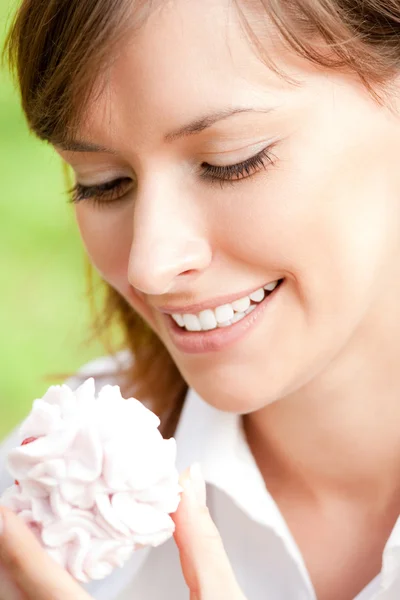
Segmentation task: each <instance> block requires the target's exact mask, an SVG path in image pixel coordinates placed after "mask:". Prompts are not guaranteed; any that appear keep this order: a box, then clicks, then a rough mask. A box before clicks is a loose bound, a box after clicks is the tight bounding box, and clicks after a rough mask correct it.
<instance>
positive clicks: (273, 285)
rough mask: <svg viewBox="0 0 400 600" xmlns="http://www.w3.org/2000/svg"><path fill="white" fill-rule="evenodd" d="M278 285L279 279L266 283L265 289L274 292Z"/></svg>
mask: <svg viewBox="0 0 400 600" xmlns="http://www.w3.org/2000/svg"><path fill="white" fill-rule="evenodd" d="M277 285H278V282H277V281H273V282H272V283H267V285H264V290H267V292H273V291H274V289H275V288H276V286H277Z"/></svg>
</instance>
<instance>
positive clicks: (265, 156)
mask: <svg viewBox="0 0 400 600" xmlns="http://www.w3.org/2000/svg"><path fill="white" fill-rule="evenodd" d="M271 150H272V145H269V146H268V147H267V148H263V149H262V150H261V151H260V152H258V153H257V154H256V155H255V156H252V157H250V158H248V159H247V160H244V161H243V162H241V163H237V164H234V165H225V166H215V165H210V164H208V163H203V164H202V165H201V167H202V170H203V172H202V174H201V177H202V178H204V179H210V180H212V181H215V180H217V181H219V182H220V183H221V184H223V183H224V182H235V181H240V180H242V179H247V178H248V177H251V176H252V175H254V174H255V173H258V172H259V171H261V170H263V169H264V170H265V169H266V168H267V167H268V166H270V165H273V164H274V162H275V160H276V157H275V155H274V154H272V152H271Z"/></svg>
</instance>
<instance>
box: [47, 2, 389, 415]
mask: <svg viewBox="0 0 400 600" xmlns="http://www.w3.org/2000/svg"><path fill="white" fill-rule="evenodd" d="M231 5H232V3H231V2H229V1H228V0H221V1H219V2H215V1H212V0H202V1H201V2H198V1H196V0H189V1H188V0H175V1H174V2H169V3H165V5H164V6H163V7H162V9H159V10H157V11H155V12H154V13H153V14H152V15H151V16H150V18H149V19H148V21H147V23H146V25H144V26H143V27H142V28H141V30H140V31H139V32H138V33H136V34H135V36H133V37H132V40H131V43H130V44H129V45H128V44H127V45H125V46H124V48H123V49H122V50H121V53H120V55H119V56H118V58H117V59H116V60H115V62H114V63H113V65H112V68H110V69H109V70H108V72H107V78H106V83H105V85H104V88H103V91H102V93H101V94H100V96H98V97H97V98H96V100H93V102H91V103H90V106H89V108H88V119H87V120H86V121H85V123H86V125H85V126H84V127H83V128H82V130H81V132H80V139H79V140H78V141H79V143H80V146H79V147H78V146H77V147H76V149H75V150H74V151H72V150H68V151H67V150H65V149H64V150H60V149H59V150H60V153H61V154H62V155H63V156H64V158H65V159H66V160H67V161H68V162H69V163H70V164H71V165H72V166H73V168H74V170H75V173H76V177H77V181H78V182H79V184H81V185H82V186H85V187H87V186H88V187H89V188H90V187H91V186H103V187H102V188H100V190H102V191H101V194H100V195H99V190H97V192H96V189H94V190H93V189H89V190H85V191H84V192H83V198H82V199H80V201H79V202H78V203H77V204H76V214H77V219H78V223H79V227H80V231H81V234H82V238H83V240H84V243H85V245H86V248H87V251H88V253H89V256H90V258H91V260H92V261H93V263H94V265H95V266H96V267H97V269H98V270H99V272H100V273H101V275H102V276H103V278H104V279H105V280H106V281H108V282H109V283H110V284H111V285H112V286H113V287H114V288H116V289H117V290H118V291H119V292H120V293H121V294H122V295H123V296H124V297H125V298H126V299H127V300H128V301H129V302H130V304H131V305H132V307H133V308H134V309H135V310H136V311H137V312H139V313H140V314H141V316H142V317H143V318H144V319H145V320H146V321H147V322H148V323H149V325H150V326H151V327H152V328H153V330H154V331H155V332H156V333H157V335H158V336H159V337H160V338H161V340H162V341H163V342H164V344H165V346H166V347H167V348H168V350H169V352H170V354H171V355H172V357H173V359H174V361H175V362H176V364H177V365H178V367H179V369H180V371H181V373H182V375H183V376H184V377H185V379H186V380H187V382H188V384H189V385H191V386H193V387H194V388H195V389H196V390H197V391H198V392H199V393H200V394H201V396H202V397H203V398H204V399H205V400H206V401H208V402H210V403H211V404H214V405H215V406H218V407H219V408H222V409H224V410H231V411H235V412H236V411H237V412H241V413H247V412H251V411H254V410H256V409H259V408H261V407H262V406H265V405H266V404H268V403H270V402H272V401H274V400H277V399H279V398H282V397H283V396H286V395H288V394H290V393H293V392H295V391H296V390H299V389H300V388H301V387H302V386H303V385H304V384H306V383H307V382H310V381H311V380H315V378H318V377H322V376H324V375H328V374H329V373H330V372H331V371H332V370H333V369H334V368H335V369H338V368H339V370H340V368H341V367H340V365H341V364H343V365H344V364H345V362H346V361H348V360H352V358H351V357H354V356H357V355H359V354H360V353H361V354H362V352H363V351H364V348H365V345H366V340H367V339H368V338H369V336H371V335H372V336H377V335H379V331H380V329H382V328H383V327H384V326H385V319H386V317H387V315H388V314H389V313H390V311H391V313H392V314H391V315H390V316H391V317H393V310H394V309H393V308H392V307H394V306H397V303H395V302H394V298H395V296H396V295H397V297H398V294H399V292H400V290H399V289H398V288H399V284H398V282H399V281H400V277H399V272H398V271H399V265H400V260H399V258H400V257H399V240H400V236H399V203H400V201H399V198H400V169H399V167H398V164H397V162H398V157H399V156H400V121H399V119H398V117H397V116H396V115H395V113H394V112H391V111H390V110H389V109H388V108H387V107H383V106H379V105H378V104H377V103H376V102H375V101H374V100H373V99H372V98H371V96H370V95H369V94H368V92H367V91H366V90H365V89H364V88H363V87H362V85H361V84H359V83H357V82H356V80H355V78H352V77H351V76H345V75H340V74H338V73H334V72H332V71H322V70H318V69H316V68H315V67H313V66H312V65H311V64H310V63H308V62H306V61H303V60H301V59H299V58H296V57H294V56H291V55H290V54H289V53H287V52H285V51H284V50H283V48H282V47H280V44H279V43H278V41H277V39H276V37H275V38H274V37H273V36H272V35H271V36H269V34H268V30H267V29H268V28H267V24H266V18H265V16H264V15H262V16H261V14H260V13H256V12H254V13H253V14H252V13H251V12H250V11H249V12H248V13H247V17H248V18H249V20H250V23H251V24H252V25H253V26H255V27H257V28H258V31H257V33H258V35H259V36H260V38H261V39H262V40H263V42H264V43H265V49H266V52H267V54H268V55H269V56H270V57H271V58H273V60H274V61H275V63H276V64H277V66H278V67H279V68H280V69H282V70H283V71H284V72H285V73H287V74H288V75H289V76H291V77H293V78H295V79H296V81H297V83H296V84H294V83H293V82H290V81H288V79H287V78H286V79H284V78H283V77H281V76H279V75H278V74H276V73H274V72H273V71H272V70H270V69H269V68H268V67H266V66H265V64H264V63H263V62H262V61H261V59H260V58H259V56H257V54H256V52H255V50H254V48H253V47H251V45H250V43H249V41H248V38H247V37H246V35H245V33H244V30H243V26H242V25H241V24H240V21H239V18H238V14H237V12H236V9H234V8H233V7H232V6H231ZM260 22H262V23H265V30H263V29H262V28H261V27H260ZM103 83H104V82H103ZM231 112H232V114H230V113H231ZM85 143H90V144H92V145H93V147H91V148H90V150H91V151H82V150H84V146H83V144H85ZM96 146H99V147H101V149H100V148H96ZM99 150H101V151H99ZM253 157H256V158H253ZM249 159H250V160H249ZM245 161H248V162H247V165H245V166H243V167H233V166H234V165H238V164H239V163H243V162H245ZM116 180H119V183H118V181H117V186H115V184H114V183H111V182H115V181H116ZM90 193H92V194H93V193H95V194H96V195H97V197H96V198H95V199H91V198H90V197H89V196H90ZM278 281H279V282H281V284H280V285H279V286H278V287H276V289H275V290H274V291H273V292H272V293H271V294H270V295H268V296H266V299H264V300H263V301H262V302H261V303H259V300H260V298H261V297H262V295H263V293H262V292H260V291H259V292H258V296H257V294H256V295H255V296H254V298H255V300H252V301H251V306H253V305H254V306H256V308H255V309H254V310H253V312H251V313H249V314H247V315H246V316H244V318H242V319H241V318H240V317H241V316H242V315H243V313H244V311H245V309H246V307H248V306H249V294H250V293H251V292H254V291H256V290H260V289H261V288H263V286H266V285H268V284H269V287H271V288H272V287H273V285H274V283H275V282H278ZM384 286H385V287H384ZM257 298H258V300H257ZM238 299H244V300H242V302H241V303H238V304H234V305H233V307H232V302H233V301H234V300H238ZM223 305H225V308H223V309H219V310H217V311H216V310H215V309H216V308H217V307H221V306H223ZM232 309H233V310H234V313H233V314H237V316H236V317H235V323H234V324H231V325H230V324H229V323H228V322H227V321H229V320H230V318H231V317H232ZM203 311H207V312H203ZM201 312H203V314H202V315H201V317H200V319H199V318H197V319H196V318H194V317H193V315H195V316H197V317H198V315H199V314H200V313H201ZM170 313H174V314H178V315H180V316H179V317H176V319H177V320H178V321H180V323H181V325H182V320H183V322H184V323H185V324H186V325H188V326H189V327H190V328H192V329H193V328H195V329H196V328H198V327H199V323H201V324H202V325H201V326H202V327H210V328H211V327H214V328H213V329H209V330H208V331H200V332H199V331H192V332H188V331H186V329H183V328H182V327H181V326H179V325H177V324H176V323H175V321H174V320H173V318H172V317H171V315H170ZM184 315H186V316H184ZM188 315H189V316H188ZM216 319H219V320H220V321H222V322H223V325H224V326H222V327H221V326H219V325H218V326H217V327H215V323H216ZM236 319H237V320H236ZM343 368H344V366H343Z"/></svg>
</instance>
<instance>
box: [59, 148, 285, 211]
mask: <svg viewBox="0 0 400 600" xmlns="http://www.w3.org/2000/svg"><path fill="white" fill-rule="evenodd" d="M271 150H272V145H269V146H268V147H267V148H263V149H262V150H261V151H260V152H258V153H257V154H256V155H255V156H252V157H250V158H248V159H247V160H245V161H243V162H240V163H236V164H234V165H224V166H216V165H211V164H209V163H206V162H203V163H202V164H201V166H200V169H201V172H200V177H201V178H202V179H205V180H208V181H210V182H219V183H220V184H221V185H224V184H225V183H235V182H237V181H241V180H242V179H248V178H249V177H251V176H252V175H255V174H256V173H258V172H259V171H261V170H265V169H267V167H269V166H270V165H273V164H274V163H275V160H276V157H275V155H274V154H272V152H271ZM132 187H133V180H132V179H131V178H130V177H119V178H118V179H113V180H111V181H107V182H106V183H102V184H100V185H88V186H86V185H82V184H81V183H76V184H75V185H74V187H73V188H72V190H70V192H69V194H70V201H71V202H73V203H74V204H77V203H79V202H83V201H90V202H92V203H93V204H96V205H98V206H103V207H104V206H106V205H109V204H115V203H116V202H123V201H125V200H127V198H128V197H129V193H130V192H131V191H132Z"/></svg>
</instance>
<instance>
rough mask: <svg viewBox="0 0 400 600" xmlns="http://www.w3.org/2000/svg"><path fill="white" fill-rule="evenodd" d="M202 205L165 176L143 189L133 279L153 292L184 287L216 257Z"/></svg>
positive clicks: (143, 289) (136, 213) (130, 276)
mask: <svg viewBox="0 0 400 600" xmlns="http://www.w3.org/2000/svg"><path fill="white" fill-rule="evenodd" d="M206 231H207V228H206V227H205V226H204V220H203V218H202V216H201V215H200V213H199V207H198V203H196V202H195V201H194V200H192V199H191V198H190V197H189V195H188V194H184V193H183V191H182V190H179V191H178V190H176V189H175V190H173V189H172V187H171V186H169V187H168V186H167V184H165V183H164V185H162V182H161V181H160V180H159V181H158V182H156V183H155V182H153V183H152V184H151V185H147V186H146V189H145V188H144V187H142V189H141V190H138V192H137V196H136V204H135V210H134V222H133V235H132V245H131V250H130V257H129V267H128V280H129V283H130V284H131V285H132V286H133V287H134V288H135V289H137V290H139V291H141V292H143V293H144V294H148V295H161V294H166V293H172V292H176V291H179V288H181V289H183V285H185V286H187V284H188V280H189V278H190V279H194V278H196V277H197V276H198V275H199V273H201V272H202V271H204V270H205V269H206V268H207V266H208V265H209V264H210V262H211V259H212V253H211V246H210V241H209V240H208V239H207V235H206V233H205V232H206Z"/></svg>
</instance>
